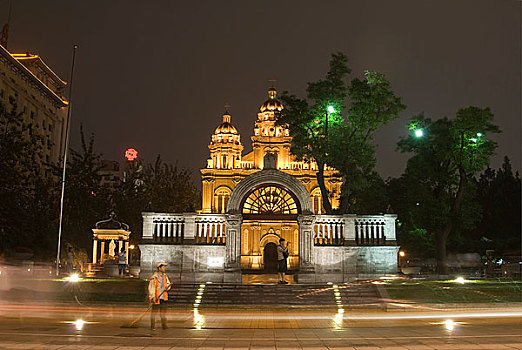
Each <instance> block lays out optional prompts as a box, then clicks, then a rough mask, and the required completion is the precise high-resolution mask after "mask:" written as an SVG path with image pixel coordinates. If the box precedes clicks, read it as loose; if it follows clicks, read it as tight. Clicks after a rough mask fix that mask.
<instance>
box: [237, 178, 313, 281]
mask: <svg viewBox="0 0 522 350" xmlns="http://www.w3.org/2000/svg"><path fill="white" fill-rule="evenodd" d="M227 213H228V214H229V215H233V216H234V217H239V216H241V220H240V224H239V225H238V226H235V227H231V228H230V229H231V230H232V231H233V232H237V233H238V235H237V236H236V237H237V238H238V239H237V241H236V244H234V246H231V247H230V248H231V249H230V250H228V252H230V253H229V254H231V255H232V256H230V257H231V258H232V259H233V258H234V256H233V255H235V254H237V255H236V256H237V257H238V259H237V260H236V261H238V263H239V264H238V265H239V266H238V267H239V268H240V269H241V270H243V271H245V272H246V271H258V272H259V273H263V272H265V271H267V268H268V270H271V269H273V267H272V265H271V264H272V262H268V261H265V258H266V257H267V255H266V251H265V247H267V245H268V244H269V243H273V244H274V245H273V246H275V245H277V244H278V243H279V239H280V238H281V237H282V238H285V240H286V241H288V242H291V244H290V256H289V259H288V267H289V269H290V270H297V269H298V268H299V266H300V254H301V251H302V250H303V246H302V242H301V237H300V234H299V230H300V227H299V224H298V217H299V216H302V215H303V214H304V215H310V214H311V213H312V203H311V200H310V195H309V194H308V192H307V190H306V188H305V187H304V186H303V185H302V184H301V182H299V181H298V180H297V179H296V178H295V177H293V176H291V175H289V174H286V173H283V172H281V171H278V170H274V169H268V170H267V169H265V170H262V171H260V172H257V173H254V174H252V175H250V176H248V177H246V178H245V179H243V180H242V181H241V182H240V183H239V184H238V185H237V186H236V187H235V188H234V190H233V192H232V194H231V196H230V200H229V203H228V208H227ZM236 230H237V231H236ZM229 232H230V231H229ZM306 242H307V243H308V242H309V240H307V241H306ZM273 246H272V245H270V246H269V248H268V249H269V254H270V250H271V249H272V248H270V247H273ZM236 249H237V250H236ZM307 251H310V249H307ZM268 256H270V255H268ZM267 264H268V265H267Z"/></svg>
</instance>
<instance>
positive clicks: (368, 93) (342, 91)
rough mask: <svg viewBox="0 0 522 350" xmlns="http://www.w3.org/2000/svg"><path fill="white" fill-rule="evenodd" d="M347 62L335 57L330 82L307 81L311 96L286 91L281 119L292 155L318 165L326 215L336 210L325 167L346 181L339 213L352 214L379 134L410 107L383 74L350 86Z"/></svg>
mask: <svg viewBox="0 0 522 350" xmlns="http://www.w3.org/2000/svg"><path fill="white" fill-rule="evenodd" d="M347 62H348V59H347V58H346V56H345V55H344V54H342V53H337V54H333V55H332V58H331V60H330V69H329V71H328V73H327V74H326V77H325V79H323V80H319V81H317V82H311V83H308V87H307V89H306V98H299V97H297V96H295V95H291V94H289V93H288V92H284V93H283V94H282V96H281V100H282V101H283V104H284V106H285V109H284V110H283V111H282V112H281V115H280V116H279V118H278V123H279V124H286V125H288V127H289V129H290V134H291V136H292V137H293V140H292V147H291V150H290V151H291V153H292V154H293V155H294V156H296V157H297V159H299V160H306V161H315V162H316V163H317V166H318V167H317V168H318V170H317V181H318V184H319V187H320V189H321V194H322V197H323V205H324V207H325V210H326V212H327V213H332V212H333V208H332V205H331V202H330V195H331V194H330V193H328V191H327V189H326V186H325V181H324V167H325V165H326V164H327V165H328V166H331V167H333V168H335V169H336V170H337V171H338V172H339V173H340V175H341V176H342V177H343V178H344V182H343V184H342V187H341V205H340V208H339V211H340V212H342V213H344V212H347V211H348V209H349V206H350V203H352V202H353V201H354V200H356V195H357V194H360V193H364V189H367V188H368V187H369V181H368V178H370V177H371V176H372V171H373V168H374V166H375V142H374V138H373V134H374V132H375V131H376V130H377V129H378V128H379V126H381V125H384V124H386V123H388V122H389V121H391V120H393V119H395V118H397V117H398V116H399V114H400V112H401V111H403V110H404V109H405V106H404V105H403V104H402V103H401V99H400V98H399V97H397V96H395V94H394V93H393V92H392V90H391V87H390V84H389V82H388V81H387V80H386V77H385V76H384V75H383V74H381V73H378V72H372V71H365V74H364V79H359V78H355V79H353V80H352V81H351V82H350V83H349V84H348V82H347V81H346V77H347V75H348V74H349V73H350V72H351V70H350V68H349V67H348V65H347ZM347 103H348V104H349V105H348V107H347V106H346V104H347ZM329 106H331V107H333V112H330V111H329V110H328V107H329Z"/></svg>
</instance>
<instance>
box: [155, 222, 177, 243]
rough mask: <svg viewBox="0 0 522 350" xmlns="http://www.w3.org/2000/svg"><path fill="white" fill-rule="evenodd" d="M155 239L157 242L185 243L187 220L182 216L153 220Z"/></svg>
mask: <svg viewBox="0 0 522 350" xmlns="http://www.w3.org/2000/svg"><path fill="white" fill-rule="evenodd" d="M153 225H154V226H153V227H154V228H153V230H154V231H153V232H154V234H153V239H154V241H156V242H165V243H183V236H184V231H185V221H184V218H183V217H182V216H180V217H174V218H164V219H155V220H153Z"/></svg>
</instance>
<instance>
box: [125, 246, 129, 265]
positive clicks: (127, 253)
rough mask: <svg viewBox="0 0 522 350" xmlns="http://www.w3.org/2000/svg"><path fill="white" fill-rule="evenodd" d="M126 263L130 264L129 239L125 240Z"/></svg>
mask: <svg viewBox="0 0 522 350" xmlns="http://www.w3.org/2000/svg"><path fill="white" fill-rule="evenodd" d="M125 263H126V264H127V265H129V241H126V242H125Z"/></svg>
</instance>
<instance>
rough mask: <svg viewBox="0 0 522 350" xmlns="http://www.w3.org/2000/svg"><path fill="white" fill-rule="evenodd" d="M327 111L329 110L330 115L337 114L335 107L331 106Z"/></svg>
mask: <svg viewBox="0 0 522 350" xmlns="http://www.w3.org/2000/svg"><path fill="white" fill-rule="evenodd" d="M327 110H328V113H334V112H335V108H333V106H331V105H330V106H328V108H327Z"/></svg>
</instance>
